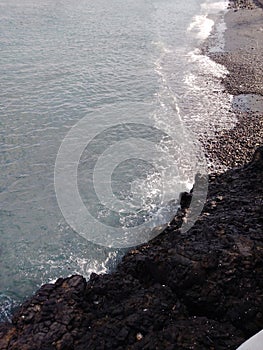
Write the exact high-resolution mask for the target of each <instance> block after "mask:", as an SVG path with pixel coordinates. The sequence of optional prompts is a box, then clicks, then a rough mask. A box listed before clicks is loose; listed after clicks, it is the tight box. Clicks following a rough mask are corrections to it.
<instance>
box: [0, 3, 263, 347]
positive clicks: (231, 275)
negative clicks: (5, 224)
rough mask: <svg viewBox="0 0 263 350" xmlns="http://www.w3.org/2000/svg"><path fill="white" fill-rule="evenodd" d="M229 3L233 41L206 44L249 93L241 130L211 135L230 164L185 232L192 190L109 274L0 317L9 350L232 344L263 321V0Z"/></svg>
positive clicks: (215, 176) (216, 154) (2, 342)
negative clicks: (220, 49)
mask: <svg viewBox="0 0 263 350" xmlns="http://www.w3.org/2000/svg"><path fill="white" fill-rule="evenodd" d="M230 7H231V9H230V10H229V12H228V13H227V14H226V16H225V21H226V24H227V30H226V33H225V39H226V45H225V52H224V53H217V54H214V53H213V54H212V53H210V54H209V53H208V54H209V56H210V57H211V58H213V60H215V61H216V62H218V63H221V64H223V65H224V66H226V68H227V69H228V71H229V74H228V75H227V76H226V78H225V79H224V81H223V82H222V83H223V84H224V86H225V89H226V90H227V91H228V92H229V93H231V94H232V95H234V96H236V97H238V96H240V95H247V94H249V95H252V97H251V98H250V100H249V104H245V107H244V106H243V105H244V99H245V97H246V96H243V97H242V96H241V98H240V101H241V102H240V103H239V102H237V104H236V106H233V108H234V107H235V108H236V117H237V124H236V126H235V127H234V129H231V130H229V131H220V132H218V133H217V134H216V137H215V138H213V139H211V140H210V139H208V140H206V141H205V142H204V145H205V147H206V153H207V155H208V157H209V158H211V159H213V160H216V161H217V162H219V163H220V164H222V167H224V168H227V169H228V170H227V171H224V172H222V173H221V172H218V173H212V174H210V176H209V189H208V195H207V200H206V203H205V206H204V208H203V211H202V214H201V215H200V217H199V218H198V220H197V221H196V223H195V225H194V226H193V227H192V228H191V229H190V230H189V231H187V232H184V233H182V232H181V231H180V226H181V225H182V222H183V221H184V220H185V216H187V211H188V207H189V204H190V202H191V199H192V193H188V194H187V193H185V194H183V195H182V198H181V210H180V211H179V212H178V215H177V216H176V218H175V219H174V221H173V222H172V223H171V225H170V226H169V227H168V228H167V229H166V230H165V231H164V232H163V233H162V234H161V235H159V236H158V237H156V238H155V239H154V240H152V241H151V242H149V243H148V244H145V245H143V246H140V247H138V248H136V249H134V250H131V251H130V252H129V253H127V254H126V255H125V256H124V258H123V259H122V262H121V263H120V264H119V265H118V267H117V268H116V270H115V271H114V272H113V273H112V274H106V275H96V274H94V273H93V274H92V275H91V278H90V280H89V281H88V282H87V281H86V280H85V279H84V278H83V277H82V276H72V277H70V278H65V279H59V280H58V281H57V282H56V283H55V284H47V285H44V286H42V287H41V288H40V290H39V291H38V292H37V293H36V294H35V295H34V296H33V297H32V298H31V299H30V300H28V301H27V302H25V303H24V304H23V305H22V306H21V307H20V308H19V309H18V310H16V312H15V314H14V316H13V319H12V323H2V324H0V349H1V350H5V349H12V350H15V349H16V350H33V349H35V350H37V349H39V350H49V349H50V350H51V349H54V350H55V349H58V350H59V349H61V350H63V349H65V350H67V349H68V350H70V349H76V350H86V349H96V350H99V349H101V350H102V349H114V350H117V349H118V350H122V349H149V350H150V349H160V350H161V349H171V350H172V349H178V350H183V349H184V350H187V349H194V350H204V349H210V350H212V349H213V350H225V349H231V350H235V349H236V348H237V347H238V346H239V345H240V344H241V343H242V342H244V341H245V340H246V339H248V338H249V337H250V336H252V335H253V334H255V333H256V332H258V331H259V330H261V329H262V328H263V264H262V262H263V186H262V183H263V147H262V146H261V145H263V128H262V126H263V104H262V105H261V97H263V57H262V56H263V54H262V52H263V1H261V0H260V1H259V0H257V1H254V2H252V1H246V0H243V1H231V2H230ZM236 101H239V100H238V98H237V99H236ZM193 193H195V188H194V189H193Z"/></svg>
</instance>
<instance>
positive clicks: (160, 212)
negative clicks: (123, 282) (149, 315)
mask: <svg viewBox="0 0 263 350" xmlns="http://www.w3.org/2000/svg"><path fill="white" fill-rule="evenodd" d="M226 8H227V1H213V0H206V1H202V0H188V1H180V0H110V1H109V0H97V1H91V0H79V1H77V2H76V1H72V0H43V1H39V0H0V52H1V54H0V320H4V319H8V318H9V317H10V311H11V310H12V308H13V307H14V306H15V305H17V304H19V303H20V302H21V301H23V300H24V299H25V298H26V297H28V296H30V295H32V293H33V292H34V291H36V289H37V288H38V287H39V286H40V285H41V284H43V283H47V282H50V281H53V280H55V279H56V278H58V277H61V276H62V277H66V276H68V275H71V274H74V273H79V274H83V275H84V276H86V277H87V278H88V277H89V275H90V273H91V272H92V271H94V272H96V273H103V272H107V271H109V270H111V269H113V268H114V266H115V265H116V263H117V262H118V260H119V259H120V257H121V256H122V255H123V253H124V252H125V250H126V249H127V248H128V247H130V246H133V245H136V244H139V243H142V242H146V241H147V240H148V239H150V238H151V237H153V236H155V235H156V234H158V232H160V231H161V230H162V229H163V228H164V227H165V225H166V224H167V223H168V222H169V220H171V218H172V217H173V215H174V214H175V212H176V210H177V208H178V202H177V200H178V197H179V193H180V192H181V191H184V190H189V189H190V188H191V186H192V184H193V181H194V175H195V173H196V172H197V170H198V169H199V166H200V164H201V167H202V169H204V168H205V166H206V165H205V164H204V155H203V153H202V148H201V146H200V145H199V143H198V137H199V136H200V135H207V137H213V135H214V133H215V132H217V130H219V129H221V128H231V127H232V126H233V123H234V120H233V118H232V115H231V113H230V112H229V110H230V107H231V96H229V95H227V93H226V92H224V91H223V87H222V85H221V83H220V81H221V78H222V77H223V76H224V74H226V73H227V72H226V70H225V68H224V67H222V66H220V65H217V64H215V63H214V62H212V61H211V60H210V59H209V58H208V57H207V56H204V55H203V54H202V52H201V50H200V47H201V46H202V44H203V42H204V40H205V39H206V38H207V37H208V35H209V34H210V33H211V30H212V29H213V30H212V39H213V40H212V44H211V45H210V50H211V51H213V52H217V51H223V50H224V39H223V33H224V30H225V24H224V21H223V15H224V12H225V11H226ZM166 139H169V140H168V141H169V142H164V141H165V140H166ZM171 140H172V141H171ZM151 159H157V160H158V162H157V161H156V162H155V163H154V164H153V165H151V164H150V163H151ZM209 166H210V164H208V168H209ZM76 179H77V180H76ZM75 180H76V181H75ZM73 185H74V186H75V187H74V186H73ZM76 188H77V190H76ZM74 191H75V192H74ZM112 196H113V197H115V198H117V200H116V202H114V200H113V199H112V200H111V198H113V197H112ZM79 198H81V203H82V204H84V206H85V207H86V208H87V211H88V212H89V213H91V215H90V216H89V217H88V218H87V217H86V216H85V215H86V214H85V212H84V211H85V210H84V209H83V208H82V207H79V206H78V205H79V202H78V200H79ZM113 203H114V205H113ZM124 204H125V205H124ZM111 206H113V207H112V208H111ZM122 206H124V207H125V208H122ZM109 208H110V209H109ZM138 208H139V209H138ZM82 209H83V210H84V211H83V210H82ZM127 213H128V214H127ZM92 220H93V221H92ZM122 234H124V236H122ZM125 235H126V236H125ZM123 237H124V238H123Z"/></svg>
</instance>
